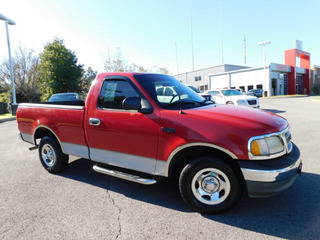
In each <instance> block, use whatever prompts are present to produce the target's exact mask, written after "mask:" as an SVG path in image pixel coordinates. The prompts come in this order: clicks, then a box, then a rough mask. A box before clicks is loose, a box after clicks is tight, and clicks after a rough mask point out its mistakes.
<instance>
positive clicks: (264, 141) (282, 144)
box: [248, 127, 292, 160]
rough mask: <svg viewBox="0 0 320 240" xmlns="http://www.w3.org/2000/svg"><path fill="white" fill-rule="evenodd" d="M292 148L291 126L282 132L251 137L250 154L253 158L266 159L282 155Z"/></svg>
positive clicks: (250, 157) (249, 143)
mask: <svg viewBox="0 0 320 240" xmlns="http://www.w3.org/2000/svg"><path fill="white" fill-rule="evenodd" d="M291 150H292V142H291V134H290V132H289V127H287V128H286V129H284V130H283V131H281V132H277V133H271V134H267V135H262V136H256V137H252V138H250V139H249V142H248V151H249V152H248V155H249V159H252V160H266V159H272V158H277V157H280V156H282V155H284V154H286V153H290V152H291Z"/></svg>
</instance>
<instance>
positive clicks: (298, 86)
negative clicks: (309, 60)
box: [297, 75, 303, 94]
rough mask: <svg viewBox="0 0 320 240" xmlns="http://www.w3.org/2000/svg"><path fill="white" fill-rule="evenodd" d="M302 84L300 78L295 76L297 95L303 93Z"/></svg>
mask: <svg viewBox="0 0 320 240" xmlns="http://www.w3.org/2000/svg"><path fill="white" fill-rule="evenodd" d="M302 83H303V81H302V76H301V75H298V76H297V94H302V92H303V89H302Z"/></svg>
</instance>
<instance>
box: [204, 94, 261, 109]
mask: <svg viewBox="0 0 320 240" xmlns="http://www.w3.org/2000/svg"><path fill="white" fill-rule="evenodd" d="M205 93H206V94H210V95H212V98H213V100H214V101H215V103H217V104H234V105H240V106H247V107H253V108H259V107H260V102H259V99H258V98H257V97H254V96H246V95H243V94H242V93H240V92H238V91H237V90H235V89H221V90H220V89H219V90H208V91H206V92H205Z"/></svg>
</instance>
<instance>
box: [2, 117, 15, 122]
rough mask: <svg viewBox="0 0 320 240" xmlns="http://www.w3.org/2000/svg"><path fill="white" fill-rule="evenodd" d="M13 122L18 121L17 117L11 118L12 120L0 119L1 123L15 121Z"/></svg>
mask: <svg viewBox="0 0 320 240" xmlns="http://www.w3.org/2000/svg"><path fill="white" fill-rule="evenodd" d="M13 120H16V117H10V118H3V119H0V123H3V122H9V121H13Z"/></svg>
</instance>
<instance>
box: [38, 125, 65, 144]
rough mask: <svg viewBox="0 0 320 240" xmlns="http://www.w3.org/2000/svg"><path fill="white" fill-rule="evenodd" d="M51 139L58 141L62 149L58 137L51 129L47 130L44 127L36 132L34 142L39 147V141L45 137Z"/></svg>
mask: <svg viewBox="0 0 320 240" xmlns="http://www.w3.org/2000/svg"><path fill="white" fill-rule="evenodd" d="M46 136H48V137H51V138H52V139H54V140H56V141H57V143H58V144H59V145H60V147H61V144H60V141H59V140H58V139H57V137H56V136H55V134H54V133H53V132H51V131H50V130H49V129H47V128H44V127H40V128H38V129H37V130H36V132H35V134H34V141H35V144H36V145H37V146H38V145H39V143H38V142H37V139H42V138H44V137H46Z"/></svg>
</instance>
